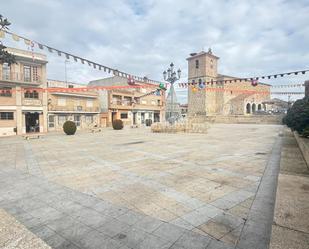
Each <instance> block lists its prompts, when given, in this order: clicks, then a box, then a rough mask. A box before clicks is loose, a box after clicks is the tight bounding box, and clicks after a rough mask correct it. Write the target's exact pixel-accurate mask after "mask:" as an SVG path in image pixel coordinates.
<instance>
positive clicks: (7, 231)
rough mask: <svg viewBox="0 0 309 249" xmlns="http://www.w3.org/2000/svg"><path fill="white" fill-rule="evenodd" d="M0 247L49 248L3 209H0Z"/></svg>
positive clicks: (22, 248)
mask: <svg viewBox="0 0 309 249" xmlns="http://www.w3.org/2000/svg"><path fill="white" fill-rule="evenodd" d="M0 248H6V249H10V248H12V249H13V248H16V249H51V248H50V247H49V246H48V245H47V244H46V243H45V242H44V241H43V240H41V239H40V238H38V237H37V236H35V235H34V234H33V233H31V232H30V231H29V230H28V229H26V228H25V227H24V226H23V225H22V224H20V223H19V222H18V221H17V220H16V219H15V218H14V217H13V216H11V215H10V214H8V213H7V212H6V211H4V210H3V209H0Z"/></svg>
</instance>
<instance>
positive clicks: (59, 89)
mask: <svg viewBox="0 0 309 249" xmlns="http://www.w3.org/2000/svg"><path fill="white" fill-rule="evenodd" d="M132 88H136V89H138V88H154V86H153V85H149V84H144V85H133V86H130V85H123V86H87V87H76V88H65V87H50V88H41V87H26V88H21V89H16V88H13V89H8V88H0V94H5V93H7V94H8V93H13V92H26V91H27V92H34V91H36V92H50V93H53V92H63V93H68V92H91V91H92V92H93V91H104V90H107V91H110V90H117V89H132ZM157 90H158V89H156V90H155V91H157Z"/></svg>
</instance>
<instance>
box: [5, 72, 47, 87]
mask: <svg viewBox="0 0 309 249" xmlns="http://www.w3.org/2000/svg"><path fill="white" fill-rule="evenodd" d="M0 80H1V81H9V82H18V83H29V84H41V83H42V79H41V77H40V76H36V77H33V75H31V76H28V75H24V74H22V73H13V72H10V73H9V72H0Z"/></svg>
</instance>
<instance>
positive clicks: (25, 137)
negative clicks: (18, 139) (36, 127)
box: [23, 134, 44, 140]
mask: <svg viewBox="0 0 309 249" xmlns="http://www.w3.org/2000/svg"><path fill="white" fill-rule="evenodd" d="M41 137H44V135H43V134H29V135H24V136H23V138H24V139H26V140H29V139H39V138H41Z"/></svg>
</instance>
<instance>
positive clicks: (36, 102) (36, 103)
mask: <svg viewBox="0 0 309 249" xmlns="http://www.w3.org/2000/svg"><path fill="white" fill-rule="evenodd" d="M23 105H34V106H40V105H42V100H40V99H23Z"/></svg>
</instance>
